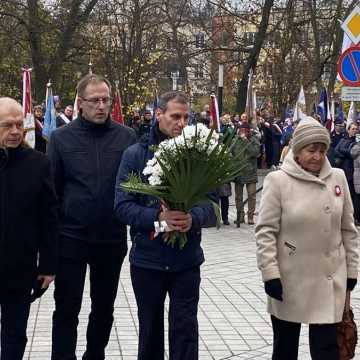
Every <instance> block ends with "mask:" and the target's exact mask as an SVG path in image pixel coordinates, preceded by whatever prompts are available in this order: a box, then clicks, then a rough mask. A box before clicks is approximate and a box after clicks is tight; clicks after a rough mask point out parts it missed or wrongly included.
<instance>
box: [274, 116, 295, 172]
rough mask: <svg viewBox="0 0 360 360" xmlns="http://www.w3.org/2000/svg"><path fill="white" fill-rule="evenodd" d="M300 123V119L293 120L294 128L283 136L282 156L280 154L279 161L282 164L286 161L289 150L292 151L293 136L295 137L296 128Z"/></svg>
mask: <svg viewBox="0 0 360 360" xmlns="http://www.w3.org/2000/svg"><path fill="white" fill-rule="evenodd" d="M298 124H299V121H298V120H295V121H294V120H292V121H291V128H292V130H291V131H288V133H287V135H286V136H284V137H283V139H284V140H283V141H284V142H283V143H282V146H283V148H282V150H281V156H280V161H279V165H280V166H281V165H282V163H283V162H284V160H285V158H286V156H287V154H288V152H289V151H290V148H291V142H292V137H293V134H294V131H295V129H296V127H297V126H298Z"/></svg>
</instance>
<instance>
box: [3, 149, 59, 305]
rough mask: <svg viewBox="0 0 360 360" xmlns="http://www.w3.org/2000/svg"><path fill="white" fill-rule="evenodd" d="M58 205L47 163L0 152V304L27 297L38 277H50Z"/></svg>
mask: <svg viewBox="0 0 360 360" xmlns="http://www.w3.org/2000/svg"><path fill="white" fill-rule="evenodd" d="M57 234H58V225H57V200H56V195H55V190H54V186H53V182H52V177H51V172H50V162H49V160H48V159H47V157H46V156H45V155H44V154H42V153H40V152H38V151H36V150H33V149H30V148H27V147H24V146H19V147H18V148H16V149H8V150H4V149H0V302H2V301H4V299H8V298H10V299H12V300H13V299H14V297H24V296H28V295H29V291H30V289H31V286H32V284H33V282H34V280H35V278H36V276H37V275H40V274H41V275H53V274H55V272H56V257H57V236H58V235H57Z"/></svg>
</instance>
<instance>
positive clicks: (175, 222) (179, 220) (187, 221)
mask: <svg viewBox="0 0 360 360" xmlns="http://www.w3.org/2000/svg"><path fill="white" fill-rule="evenodd" d="M159 221H160V222H161V221H166V223H167V225H168V227H169V228H170V230H174V231H179V232H188V231H189V230H190V229H191V226H192V217H191V215H190V214H187V213H184V212H182V211H176V210H165V211H162V212H161V213H160V214H159Z"/></svg>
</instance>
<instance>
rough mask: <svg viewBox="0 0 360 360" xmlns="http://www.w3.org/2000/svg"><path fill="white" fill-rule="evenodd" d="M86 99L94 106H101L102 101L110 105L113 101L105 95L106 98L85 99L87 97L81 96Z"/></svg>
mask: <svg viewBox="0 0 360 360" xmlns="http://www.w3.org/2000/svg"><path fill="white" fill-rule="evenodd" d="M81 99H83V100H84V101H87V102H88V103H90V104H91V105H94V106H99V105H100V104H101V103H103V104H104V105H110V103H111V98H110V97H104V98H94V99H85V98H83V97H82V98H81Z"/></svg>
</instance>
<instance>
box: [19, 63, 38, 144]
mask: <svg viewBox="0 0 360 360" xmlns="http://www.w3.org/2000/svg"><path fill="white" fill-rule="evenodd" d="M31 70H32V69H30V68H29V67H28V66H25V67H24V68H23V102H22V106H23V113H24V129H25V141H26V142H27V143H28V144H29V145H30V146H31V147H32V148H34V147H35V120H34V115H33V111H32V98H31Z"/></svg>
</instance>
